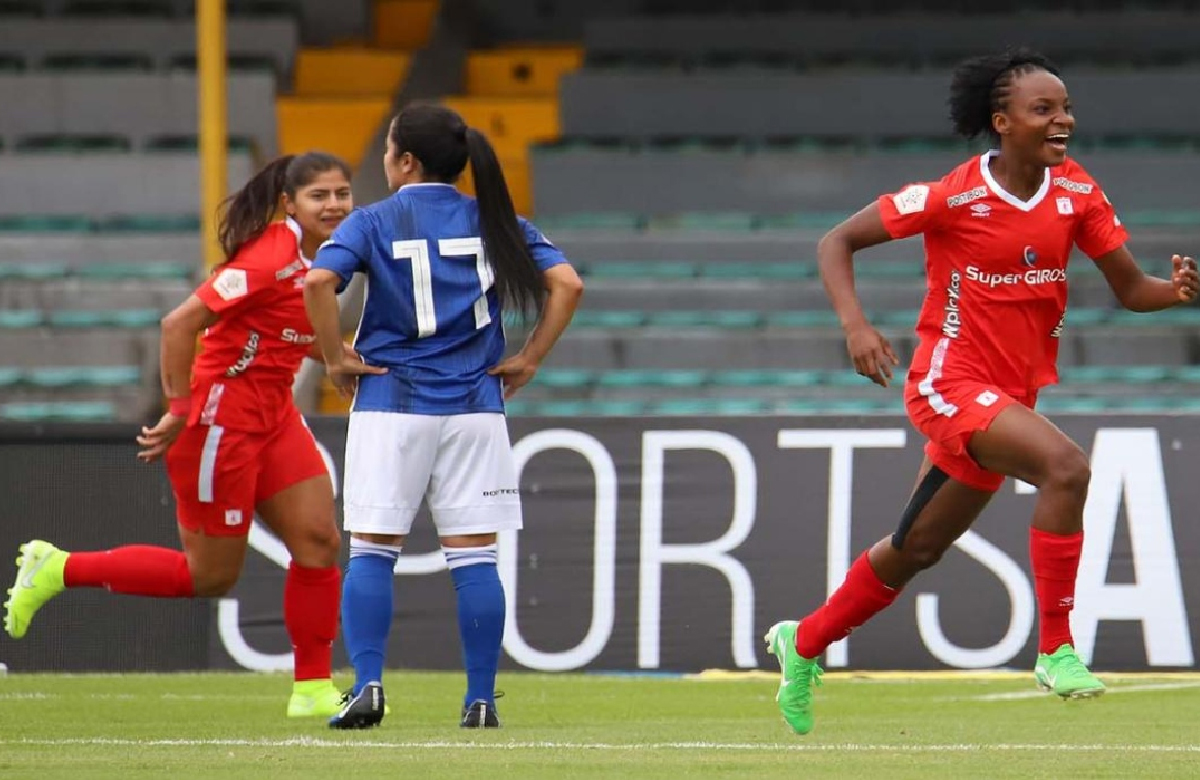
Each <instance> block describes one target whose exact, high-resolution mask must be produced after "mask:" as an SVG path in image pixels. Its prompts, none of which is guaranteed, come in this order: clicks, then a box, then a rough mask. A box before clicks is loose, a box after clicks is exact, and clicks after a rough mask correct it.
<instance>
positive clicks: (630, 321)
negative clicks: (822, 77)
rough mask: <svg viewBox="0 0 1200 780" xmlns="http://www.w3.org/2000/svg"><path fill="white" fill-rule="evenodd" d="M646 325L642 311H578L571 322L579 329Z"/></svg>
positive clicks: (644, 314)
mask: <svg viewBox="0 0 1200 780" xmlns="http://www.w3.org/2000/svg"><path fill="white" fill-rule="evenodd" d="M645 323H646V313H645V312H642V311H577V312H575V317H574V319H572V320H571V325H572V326H573V327H577V328H640V327H641V326H642V325H644V324H645Z"/></svg>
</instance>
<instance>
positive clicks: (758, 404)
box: [649, 398, 769, 417]
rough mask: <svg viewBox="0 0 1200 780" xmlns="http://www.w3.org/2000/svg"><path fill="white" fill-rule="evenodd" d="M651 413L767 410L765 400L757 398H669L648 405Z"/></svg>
mask: <svg viewBox="0 0 1200 780" xmlns="http://www.w3.org/2000/svg"><path fill="white" fill-rule="evenodd" d="M649 411H650V413H651V414H658V415H675V416H681V415H689V416H692V415H694V416H697V417H702V416H707V415H743V414H763V413H765V412H767V411H769V406H768V404H767V402H766V401H763V400H762V399H759V398H671V399H667V400H665V401H658V402H655V403H653V404H651V405H650V407H649Z"/></svg>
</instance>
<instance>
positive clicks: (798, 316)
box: [767, 310, 841, 328]
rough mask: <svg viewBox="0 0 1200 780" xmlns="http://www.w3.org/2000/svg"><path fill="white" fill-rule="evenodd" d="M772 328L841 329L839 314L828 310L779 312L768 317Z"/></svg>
mask: <svg viewBox="0 0 1200 780" xmlns="http://www.w3.org/2000/svg"><path fill="white" fill-rule="evenodd" d="M767 327H771V328H840V327H841V322H840V321H839V320H838V316H837V314H835V313H834V312H832V311H827V310H809V311H778V312H771V313H769V314H768V315H767Z"/></svg>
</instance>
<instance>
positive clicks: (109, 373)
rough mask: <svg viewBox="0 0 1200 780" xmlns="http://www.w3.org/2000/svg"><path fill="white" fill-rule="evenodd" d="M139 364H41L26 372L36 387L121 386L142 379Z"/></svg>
mask: <svg viewBox="0 0 1200 780" xmlns="http://www.w3.org/2000/svg"><path fill="white" fill-rule="evenodd" d="M141 374H142V372H141V370H140V369H139V368H138V367H137V366H39V367H37V368H31V369H29V370H28V371H27V372H26V373H25V381H27V382H29V384H31V385H34V386H35V387H121V386H123V385H136V384H138V382H139V381H141Z"/></svg>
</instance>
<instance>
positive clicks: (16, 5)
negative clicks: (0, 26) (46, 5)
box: [0, 0, 42, 19]
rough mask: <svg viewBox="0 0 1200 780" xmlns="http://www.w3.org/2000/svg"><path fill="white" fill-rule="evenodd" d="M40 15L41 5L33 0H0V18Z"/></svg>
mask: <svg viewBox="0 0 1200 780" xmlns="http://www.w3.org/2000/svg"><path fill="white" fill-rule="evenodd" d="M41 15H42V5H41V3H38V2H35V0H0V18H5V19H15V18H22V17H24V18H36V17H38V16H41Z"/></svg>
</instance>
